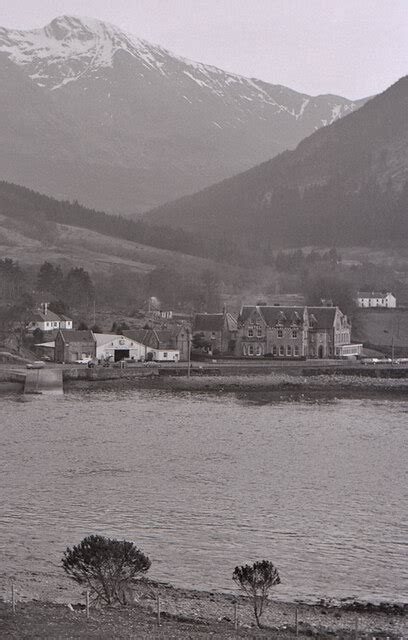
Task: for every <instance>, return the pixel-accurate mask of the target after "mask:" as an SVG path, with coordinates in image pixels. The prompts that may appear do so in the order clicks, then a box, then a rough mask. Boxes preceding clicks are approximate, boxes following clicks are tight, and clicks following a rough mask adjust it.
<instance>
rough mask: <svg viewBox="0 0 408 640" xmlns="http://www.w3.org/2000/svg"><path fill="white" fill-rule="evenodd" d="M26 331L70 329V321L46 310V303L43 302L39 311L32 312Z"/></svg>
mask: <svg viewBox="0 0 408 640" xmlns="http://www.w3.org/2000/svg"><path fill="white" fill-rule="evenodd" d="M27 329H28V331H35V330H36V329H40V330H41V331H44V332H45V331H57V330H58V329H72V320H71V318H68V317H67V316H64V315H62V314H60V315H58V314H56V313H54V312H53V311H50V310H49V309H48V303H47V302H44V303H43V304H42V305H41V309H38V310H37V311H35V312H34V314H33V317H32V320H31V321H30V323H29V325H28V327H27Z"/></svg>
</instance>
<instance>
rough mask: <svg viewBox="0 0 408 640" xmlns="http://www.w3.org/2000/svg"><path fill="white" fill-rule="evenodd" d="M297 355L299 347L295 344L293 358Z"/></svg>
mask: <svg viewBox="0 0 408 640" xmlns="http://www.w3.org/2000/svg"><path fill="white" fill-rule="evenodd" d="M298 355H299V347H298V345H297V344H295V356H298Z"/></svg>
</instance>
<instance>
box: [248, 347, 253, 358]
mask: <svg viewBox="0 0 408 640" xmlns="http://www.w3.org/2000/svg"><path fill="white" fill-rule="evenodd" d="M248 355H249V356H253V355H254V345H253V344H250V345H249V347H248Z"/></svg>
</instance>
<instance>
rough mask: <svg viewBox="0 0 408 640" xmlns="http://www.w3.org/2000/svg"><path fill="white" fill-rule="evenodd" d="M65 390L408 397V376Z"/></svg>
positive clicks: (95, 385)
mask: <svg viewBox="0 0 408 640" xmlns="http://www.w3.org/2000/svg"><path fill="white" fill-rule="evenodd" d="M64 389H65V390H67V391H68V390H73V391H74V390H75V389H87V390H92V389H94V390H97V389H101V390H110V389H112V390H113V389H118V390H119V389H152V390H163V391H174V392H177V391H186V392H190V391H191V392H197V393H200V392H201V393H205V392H211V393H223V392H224V393H239V394H246V393H251V392H264V393H268V394H272V396H273V398H274V399H278V400H279V399H282V400H287V399H292V398H293V399H300V400H301V399H302V398H305V399H308V398H311V399H313V398H318V397H327V398H340V397H367V396H368V397H369V396H372V395H375V396H387V395H388V396H391V397H392V396H394V397H398V398H403V397H407V398H408V379H407V378H405V379H398V378H371V377H361V376H358V375H342V374H331V375H328V374H326V375H313V376H304V375H301V374H300V373H299V374H297V375H294V374H288V373H279V372H275V373H270V374H254V375H222V374H221V375H216V376H215V375H200V376H191V377H187V376H157V375H152V376H149V377H143V378H134V377H130V376H129V377H126V374H125V375H124V376H123V377H122V378H120V379H117V380H104V381H102V380H99V381H95V382H93V381H86V380H81V381H79V380H78V381H69V382H67V383H66V384H64Z"/></svg>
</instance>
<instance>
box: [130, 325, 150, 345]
mask: <svg viewBox="0 0 408 640" xmlns="http://www.w3.org/2000/svg"><path fill="white" fill-rule="evenodd" d="M150 331H151V329H128V330H126V331H124V332H123V335H124V336H125V338H129V339H130V340H134V341H135V342H139V343H140V344H146V343H147V340H148V335H149V333H150Z"/></svg>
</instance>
